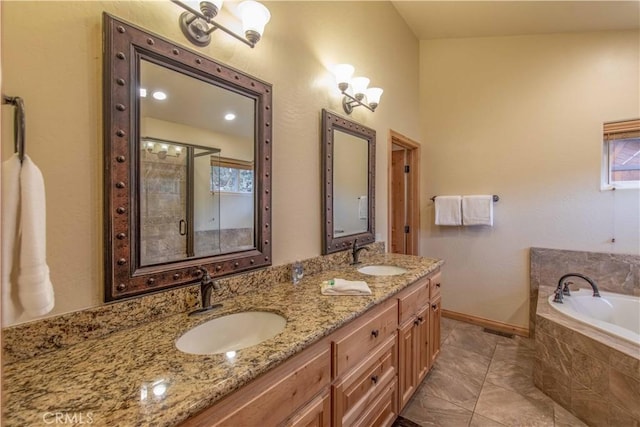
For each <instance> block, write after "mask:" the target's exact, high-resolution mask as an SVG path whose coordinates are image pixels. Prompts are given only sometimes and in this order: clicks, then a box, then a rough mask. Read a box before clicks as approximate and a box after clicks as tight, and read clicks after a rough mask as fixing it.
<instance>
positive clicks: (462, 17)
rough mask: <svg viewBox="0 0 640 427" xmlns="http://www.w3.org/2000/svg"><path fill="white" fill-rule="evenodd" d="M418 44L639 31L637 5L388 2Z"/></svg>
mask: <svg viewBox="0 0 640 427" xmlns="http://www.w3.org/2000/svg"><path fill="white" fill-rule="evenodd" d="M391 3H392V4H393V5H394V6H395V8H396V10H397V11H398V13H400V15H401V16H402V18H403V19H404V20H405V21H406V23H407V24H408V25H409V27H410V28H411V30H412V31H413V33H414V34H415V35H416V37H417V38H418V39H420V40H428V39H438V38H461V37H492V36H512V35H524V34H548V33H567V32H585V31H607V30H630V29H638V28H640V1H637V0H636V1H504V0H499V1H456V0H450V1H412V0H405V1H392V2H391Z"/></svg>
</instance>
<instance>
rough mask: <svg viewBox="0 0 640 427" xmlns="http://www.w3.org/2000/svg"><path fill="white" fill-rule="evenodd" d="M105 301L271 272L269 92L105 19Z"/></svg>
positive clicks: (177, 47)
mask: <svg viewBox="0 0 640 427" xmlns="http://www.w3.org/2000/svg"><path fill="white" fill-rule="evenodd" d="M104 32H105V34H104V35H105V56H104V58H105V59H104V131H105V135H104V141H105V151H104V159H105V177H104V186H105V195H104V197H105V276H106V281H105V299H106V300H107V301H110V300H114V299H120V298H125V297H131V296H136V295H140V294H143V293H147V292H154V291H158V290H162V289H168V288H171V287H175V286H180V285H184V284H187V283H191V282H193V281H194V280H197V279H198V275H199V274H201V272H200V269H199V267H204V268H206V269H207V270H208V271H209V273H210V274H211V275H212V276H214V277H215V276H218V277H219V276H224V275H228V274H233V273H238V272H242V271H246V270H251V269H255V268H260V267H264V266H268V265H271V246H270V240H271V229H270V222H271V221H270V218H271V213H270V205H271V192H270V190H271V180H270V176H271V102H272V98H271V97H272V94H271V85H270V84H269V83H266V82H263V81H260V80H258V79H256V78H254V77H252V76H249V75H247V74H245V73H243V72H241V71H239V70H235V69H233V68H230V67H228V66H226V65H224V64H221V63H218V62H216V61H214V60H212V59H210V58H207V57H205V56H203V55H201V54H200V53H198V52H194V51H191V50H188V49H186V48H184V47H182V46H180V45H176V44H174V43H172V42H171V41H168V40H165V39H163V38H162V37H160V36H157V35H155V34H151V33H149V32H147V31H145V30H142V29H140V28H138V27H135V26H133V25H131V24H128V23H126V22H123V21H121V20H119V19H117V18H115V17H112V16H110V15H108V14H105V15H104Z"/></svg>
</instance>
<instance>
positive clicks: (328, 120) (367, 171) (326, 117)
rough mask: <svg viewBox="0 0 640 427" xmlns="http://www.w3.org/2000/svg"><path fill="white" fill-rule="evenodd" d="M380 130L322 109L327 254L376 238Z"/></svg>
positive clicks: (323, 207) (323, 196) (324, 228)
mask: <svg viewBox="0 0 640 427" xmlns="http://www.w3.org/2000/svg"><path fill="white" fill-rule="evenodd" d="M375 152H376V132H375V131H374V130H373V129H370V128H368V127H366V126H363V125H361V124H359V123H356V122H354V121H352V120H349V119H346V118H344V117H341V116H339V115H337V114H335V113H332V112H330V111H327V110H322V183H323V185H322V189H323V192H322V193H323V194H322V200H323V203H322V205H323V206H322V212H323V218H322V220H323V239H322V240H323V247H322V250H323V253H324V254H330V253H333V252H338V251H342V250H345V249H349V248H350V247H351V246H352V245H353V242H354V240H355V239H358V244H359V245H362V244H366V243H372V242H374V241H375Z"/></svg>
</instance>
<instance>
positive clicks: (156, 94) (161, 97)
mask: <svg viewBox="0 0 640 427" xmlns="http://www.w3.org/2000/svg"><path fill="white" fill-rule="evenodd" d="M153 97H154V98H155V99H157V100H158V101H162V100H164V99H167V94H166V93H164V92H161V91H159V90H157V91H155V92H153Z"/></svg>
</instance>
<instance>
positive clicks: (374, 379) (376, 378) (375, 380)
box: [371, 375, 378, 384]
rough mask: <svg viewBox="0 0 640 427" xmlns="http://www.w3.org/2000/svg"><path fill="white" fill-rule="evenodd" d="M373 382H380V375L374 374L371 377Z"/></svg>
mask: <svg viewBox="0 0 640 427" xmlns="http://www.w3.org/2000/svg"><path fill="white" fill-rule="evenodd" d="M371 382H372V383H374V384H377V383H378V376H377V375H374V376H372V377H371Z"/></svg>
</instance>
